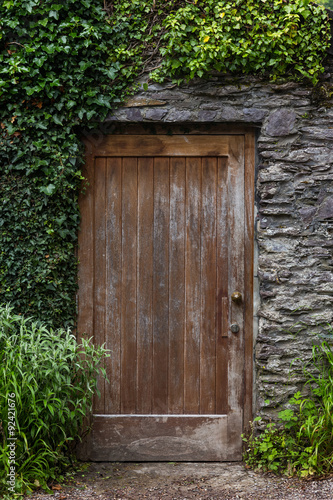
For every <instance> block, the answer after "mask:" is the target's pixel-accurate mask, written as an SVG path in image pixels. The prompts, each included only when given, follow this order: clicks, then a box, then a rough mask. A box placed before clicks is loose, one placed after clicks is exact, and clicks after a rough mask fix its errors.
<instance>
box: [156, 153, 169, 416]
mask: <svg viewBox="0 0 333 500" xmlns="http://www.w3.org/2000/svg"><path fill="white" fill-rule="evenodd" d="M169 207H170V199H169V159H168V158H154V255H153V269H154V271H153V272H154V278H153V381H152V382H153V404H152V411H153V412H154V413H167V412H168V358H169V354H168V350H169V245H168V242H169V219H170V217H169V209H170V208H169Z"/></svg>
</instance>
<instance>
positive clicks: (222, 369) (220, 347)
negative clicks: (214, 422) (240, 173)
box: [216, 158, 230, 414]
mask: <svg viewBox="0 0 333 500" xmlns="http://www.w3.org/2000/svg"><path fill="white" fill-rule="evenodd" d="M228 204H229V194H228V159H227V158H219V159H218V173H217V341H216V381H217V385H216V413H221V414H223V413H227V411H228V382H229V380H228V364H229V343H228V335H227V334H226V332H225V325H226V322H227V321H228V319H227V318H226V317H225V313H226V309H225V302H226V300H227V304H228V306H227V307H229V297H228V293H229V291H228V279H229V273H228V266H229V251H230V249H229V242H228V238H229V237H228V234H229V231H230V228H229V218H228V215H229V208H228ZM223 305H224V307H222V306H223ZM227 325H228V323H227Z"/></svg>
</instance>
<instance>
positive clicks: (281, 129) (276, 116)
mask: <svg viewBox="0 0 333 500" xmlns="http://www.w3.org/2000/svg"><path fill="white" fill-rule="evenodd" d="M295 120H296V114H295V112H294V111H292V110H290V109H287V108H284V109H278V110H277V111H273V112H272V113H271V114H270V115H269V117H268V121H267V124H266V132H267V134H268V135H271V136H273V137H280V136H283V135H288V134H290V133H291V131H292V130H293V128H294V125H295Z"/></svg>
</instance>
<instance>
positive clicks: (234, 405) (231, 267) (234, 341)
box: [228, 137, 245, 412]
mask: <svg viewBox="0 0 333 500" xmlns="http://www.w3.org/2000/svg"><path fill="white" fill-rule="evenodd" d="M244 181H245V179H244V138H243V137H233V138H231V139H230V140H229V156H228V197H229V203H228V211H229V228H230V229H229V232H228V248H229V264H228V273H229V279H228V296H229V298H230V297H231V295H232V293H233V292H235V291H238V292H240V293H241V294H242V296H243V297H244V292H245V283H244V256H245V255H244V217H245V207H244ZM229 304H230V305H229V322H230V323H237V324H238V326H239V332H238V333H231V332H230V335H229V344H228V345H229V350H228V351H229V352H228V356H229V359H228V409H229V411H234V412H239V409H240V408H242V405H243V394H244V393H243V391H244V385H243V382H244V302H241V303H240V304H238V303H234V302H232V301H229Z"/></svg>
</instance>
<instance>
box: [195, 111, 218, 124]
mask: <svg viewBox="0 0 333 500" xmlns="http://www.w3.org/2000/svg"><path fill="white" fill-rule="evenodd" d="M215 116H216V111H199V113H198V120H199V122H212V121H213V120H214V118H215Z"/></svg>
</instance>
